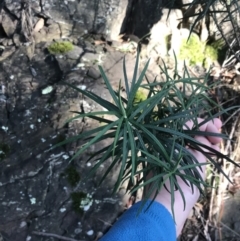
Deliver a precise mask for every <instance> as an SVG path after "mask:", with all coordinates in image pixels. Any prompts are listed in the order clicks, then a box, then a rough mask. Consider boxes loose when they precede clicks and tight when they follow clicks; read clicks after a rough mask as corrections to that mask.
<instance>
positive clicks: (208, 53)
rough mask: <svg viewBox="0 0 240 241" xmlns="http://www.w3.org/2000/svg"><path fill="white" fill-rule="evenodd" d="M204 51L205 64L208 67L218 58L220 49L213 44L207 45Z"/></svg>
mask: <svg viewBox="0 0 240 241" xmlns="http://www.w3.org/2000/svg"><path fill="white" fill-rule="evenodd" d="M204 53H205V59H204V63H203V65H204V67H205V68H207V69H208V68H209V67H210V66H211V64H212V62H213V61H216V60H218V50H217V49H216V48H214V47H213V46H211V45H206V48H205V52H204Z"/></svg>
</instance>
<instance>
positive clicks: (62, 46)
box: [48, 41, 73, 54]
mask: <svg viewBox="0 0 240 241" xmlns="http://www.w3.org/2000/svg"><path fill="white" fill-rule="evenodd" d="M70 50H73V44H72V43H71V42H69V41H62V42H54V43H52V44H51V45H49V46H48V51H49V52H50V53H51V54H65V53H67V52H69V51H70Z"/></svg>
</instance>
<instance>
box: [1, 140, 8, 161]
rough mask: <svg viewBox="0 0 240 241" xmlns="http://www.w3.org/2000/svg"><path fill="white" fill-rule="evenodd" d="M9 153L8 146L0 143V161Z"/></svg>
mask: <svg viewBox="0 0 240 241" xmlns="http://www.w3.org/2000/svg"><path fill="white" fill-rule="evenodd" d="M9 152H10V146H9V145H8V144H5V143H0V161H3V160H4V159H5V158H6V157H7V155H8V154H9Z"/></svg>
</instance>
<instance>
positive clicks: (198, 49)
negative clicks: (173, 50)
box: [179, 34, 205, 65]
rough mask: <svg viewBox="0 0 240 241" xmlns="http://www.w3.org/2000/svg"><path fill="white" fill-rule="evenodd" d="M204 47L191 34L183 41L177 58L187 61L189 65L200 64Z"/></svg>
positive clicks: (196, 37) (195, 36) (197, 38)
mask: <svg viewBox="0 0 240 241" xmlns="http://www.w3.org/2000/svg"><path fill="white" fill-rule="evenodd" d="M204 48H205V45H204V43H202V42H201V41H200V39H199V37H198V36H197V35H196V34H191V36H190V37H189V39H183V40H182V43H181V45H180V51H179V58H180V59H182V60H188V61H189V64H190V65H196V64H202V63H203V60H204V59H205V56H204Z"/></svg>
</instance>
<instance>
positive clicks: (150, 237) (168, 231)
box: [100, 201, 176, 241]
mask: <svg viewBox="0 0 240 241" xmlns="http://www.w3.org/2000/svg"><path fill="white" fill-rule="evenodd" d="M142 204H143V203H142V202H138V203H136V204H134V205H133V206H132V207H131V208H130V209H128V210H127V211H126V212H125V213H124V214H123V215H122V216H121V217H120V218H119V220H118V221H117V222H116V223H115V224H114V225H113V227H112V228H111V229H110V230H109V231H108V232H107V233H106V234H105V235H104V236H103V237H102V238H101V239H100V241H120V240H121V241H127V240H130V241H176V228H175V223H174V221H173V218H172V216H171V214H170V213H169V212H168V210H167V209H166V208H165V207H164V206H163V205H161V204H160V203H158V202H153V203H152V204H151V206H150V207H148V205H149V204H150V201H148V202H146V204H145V205H144V208H143V209H142V211H141V212H140V213H139V210H140V209H139V208H141V205H142Z"/></svg>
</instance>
